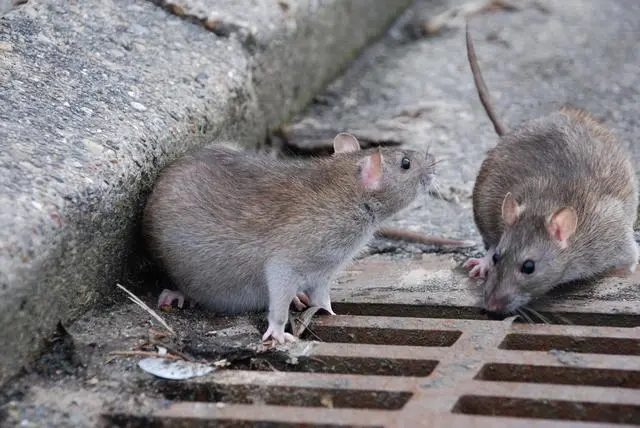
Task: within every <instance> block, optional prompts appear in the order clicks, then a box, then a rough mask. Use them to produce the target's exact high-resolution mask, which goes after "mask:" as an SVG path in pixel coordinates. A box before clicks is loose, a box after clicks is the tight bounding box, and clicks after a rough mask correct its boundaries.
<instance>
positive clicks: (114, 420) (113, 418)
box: [99, 413, 382, 428]
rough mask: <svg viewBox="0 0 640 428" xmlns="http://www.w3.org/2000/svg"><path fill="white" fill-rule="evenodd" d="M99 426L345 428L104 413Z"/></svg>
mask: <svg viewBox="0 0 640 428" xmlns="http://www.w3.org/2000/svg"><path fill="white" fill-rule="evenodd" d="M101 419H102V420H101V421H100V424H99V426H100V427H104V428H107V427H109V428H299V427H302V426H304V427H309V428H344V425H332V424H313V423H305V424H299V423H287V422H270V421H243V420H241V419H233V420H231V419H200V418H169V417H166V416H163V417H159V416H133V415H127V414H120V413H116V414H108V415H102V418H101ZM351 426H353V427H354V428H382V427H381V426H376V425H355V426H354V425H351Z"/></svg>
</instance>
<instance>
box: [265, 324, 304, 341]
mask: <svg viewBox="0 0 640 428" xmlns="http://www.w3.org/2000/svg"><path fill="white" fill-rule="evenodd" d="M269 338H272V339H273V340H275V341H276V342H278V343H280V344H281V345H282V344H284V343H286V342H297V341H298V339H297V338H296V337H295V336H294V335H292V334H291V333H285V332H284V326H282V327H278V326H273V325H271V324H269V328H268V329H267V331H266V332H265V333H264V334H263V335H262V341H263V342H266V341H267V340H268V339H269Z"/></svg>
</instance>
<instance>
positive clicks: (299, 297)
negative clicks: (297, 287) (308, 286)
mask: <svg viewBox="0 0 640 428" xmlns="http://www.w3.org/2000/svg"><path fill="white" fill-rule="evenodd" d="M292 303H293V306H295V307H296V310H298V311H302V310H305V309H306V308H307V306H309V296H307V295H306V294H305V293H303V292H302V291H298V292H297V293H296V295H295V297H294V298H293V300H292Z"/></svg>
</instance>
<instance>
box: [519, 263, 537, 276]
mask: <svg viewBox="0 0 640 428" xmlns="http://www.w3.org/2000/svg"><path fill="white" fill-rule="evenodd" d="M534 270H536V263H535V262H534V261H533V260H525V261H524V263H522V267H521V268H520V272H522V273H526V274H527V275H529V274H532V273H533V271H534Z"/></svg>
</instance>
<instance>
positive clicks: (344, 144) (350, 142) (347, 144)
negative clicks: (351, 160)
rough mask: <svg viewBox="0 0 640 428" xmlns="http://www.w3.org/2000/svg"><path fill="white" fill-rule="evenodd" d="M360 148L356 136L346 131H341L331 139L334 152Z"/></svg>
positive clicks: (352, 150)
mask: <svg viewBox="0 0 640 428" xmlns="http://www.w3.org/2000/svg"><path fill="white" fill-rule="evenodd" d="M358 150H360V143H359V142H358V140H357V138H356V137H354V136H353V135H351V134H348V133H346V132H341V133H339V134H338V135H336V137H335V138H334V139H333V151H334V153H350V152H357V151H358Z"/></svg>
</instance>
